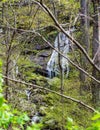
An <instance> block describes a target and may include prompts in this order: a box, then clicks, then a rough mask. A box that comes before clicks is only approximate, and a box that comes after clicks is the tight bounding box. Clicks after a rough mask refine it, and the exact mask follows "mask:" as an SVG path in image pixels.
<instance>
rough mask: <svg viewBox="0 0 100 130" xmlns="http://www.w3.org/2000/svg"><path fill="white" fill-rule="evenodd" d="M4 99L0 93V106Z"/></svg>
mask: <svg viewBox="0 0 100 130" xmlns="http://www.w3.org/2000/svg"><path fill="white" fill-rule="evenodd" d="M3 101H4V98H3V94H1V93H0V107H1V106H2V104H3Z"/></svg>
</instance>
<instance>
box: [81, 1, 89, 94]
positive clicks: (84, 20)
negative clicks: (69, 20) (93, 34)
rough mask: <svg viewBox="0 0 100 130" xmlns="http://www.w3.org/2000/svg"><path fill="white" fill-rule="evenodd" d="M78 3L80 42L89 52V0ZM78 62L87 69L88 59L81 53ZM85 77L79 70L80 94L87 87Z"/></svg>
mask: <svg viewBox="0 0 100 130" xmlns="http://www.w3.org/2000/svg"><path fill="white" fill-rule="evenodd" d="M80 5H81V29H82V38H81V39H82V40H81V43H82V46H83V47H84V48H85V50H86V51H87V52H89V46H90V42H89V19H88V14H89V11H88V10H89V0H81V2H80ZM80 63H81V66H82V67H83V68H84V69H85V70H87V69H88V61H87V59H86V58H85V56H84V55H83V54H81V57H80ZM86 78H87V77H86V75H85V74H84V73H83V72H80V81H81V85H80V93H81V94H82V91H83V90H87V89H88V85H87V83H86Z"/></svg>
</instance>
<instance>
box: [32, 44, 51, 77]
mask: <svg viewBox="0 0 100 130" xmlns="http://www.w3.org/2000/svg"><path fill="white" fill-rule="evenodd" d="M34 51H37V52H36V53H31V54H30V60H31V61H32V62H33V63H35V64H36V67H35V73H39V74H41V75H43V76H46V77H47V76H48V72H47V70H46V67H47V62H48V60H49V57H50V55H51V53H52V50H51V49H50V47H49V46H48V45H47V44H44V45H36V46H34V50H33V52H34Z"/></svg>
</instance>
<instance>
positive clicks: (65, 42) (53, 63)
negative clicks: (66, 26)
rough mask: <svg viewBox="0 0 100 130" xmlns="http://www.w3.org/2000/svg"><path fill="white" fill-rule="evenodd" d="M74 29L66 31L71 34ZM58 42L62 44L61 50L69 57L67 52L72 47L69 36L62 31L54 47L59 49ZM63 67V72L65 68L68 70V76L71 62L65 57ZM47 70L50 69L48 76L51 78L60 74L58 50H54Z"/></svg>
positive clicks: (62, 61)
mask: <svg viewBox="0 0 100 130" xmlns="http://www.w3.org/2000/svg"><path fill="white" fill-rule="evenodd" d="M72 31H73V30H69V31H66V33H67V34H70V32H72ZM58 43H59V44H60V51H61V52H62V54H63V55H64V56H66V57H67V54H68V53H69V47H70V40H69V38H68V37H67V36H66V35H65V34H64V33H62V32H60V33H59V34H58V35H57V37H56V39H55V42H54V47H55V48H56V49H58ZM60 62H61V67H62V71H63V73H64V72H65V70H67V72H66V77H68V74H69V63H68V60H67V59H65V58H64V57H62V58H61V61H60ZM47 71H48V76H49V77H50V78H52V77H54V76H56V75H57V74H59V67H58V52H56V51H55V50H53V52H52V55H51V57H50V60H49V61H48V63H47Z"/></svg>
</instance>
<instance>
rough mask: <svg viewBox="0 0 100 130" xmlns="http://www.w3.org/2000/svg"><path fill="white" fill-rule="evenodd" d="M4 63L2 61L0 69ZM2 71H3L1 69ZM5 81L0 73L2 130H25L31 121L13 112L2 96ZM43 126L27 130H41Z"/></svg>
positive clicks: (22, 114)
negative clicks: (25, 126)
mask: <svg viewBox="0 0 100 130" xmlns="http://www.w3.org/2000/svg"><path fill="white" fill-rule="evenodd" d="M1 65H2V62H1V61H0V68H1ZM0 70H1V69H0ZM2 85H3V79H2V74H1V71H0V130H7V129H9V130H10V129H12V130H20V129H21V130H24V125H25V124H27V122H28V121H29V120H30V118H29V117H28V116H27V114H26V113H22V112H19V111H17V110H15V109H14V110H12V109H11V107H10V106H9V105H8V104H7V101H6V100H5V99H4V96H3V94H2V91H3V89H2ZM41 126H42V125H36V124H33V125H32V126H28V127H27V130H40V127H41Z"/></svg>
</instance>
